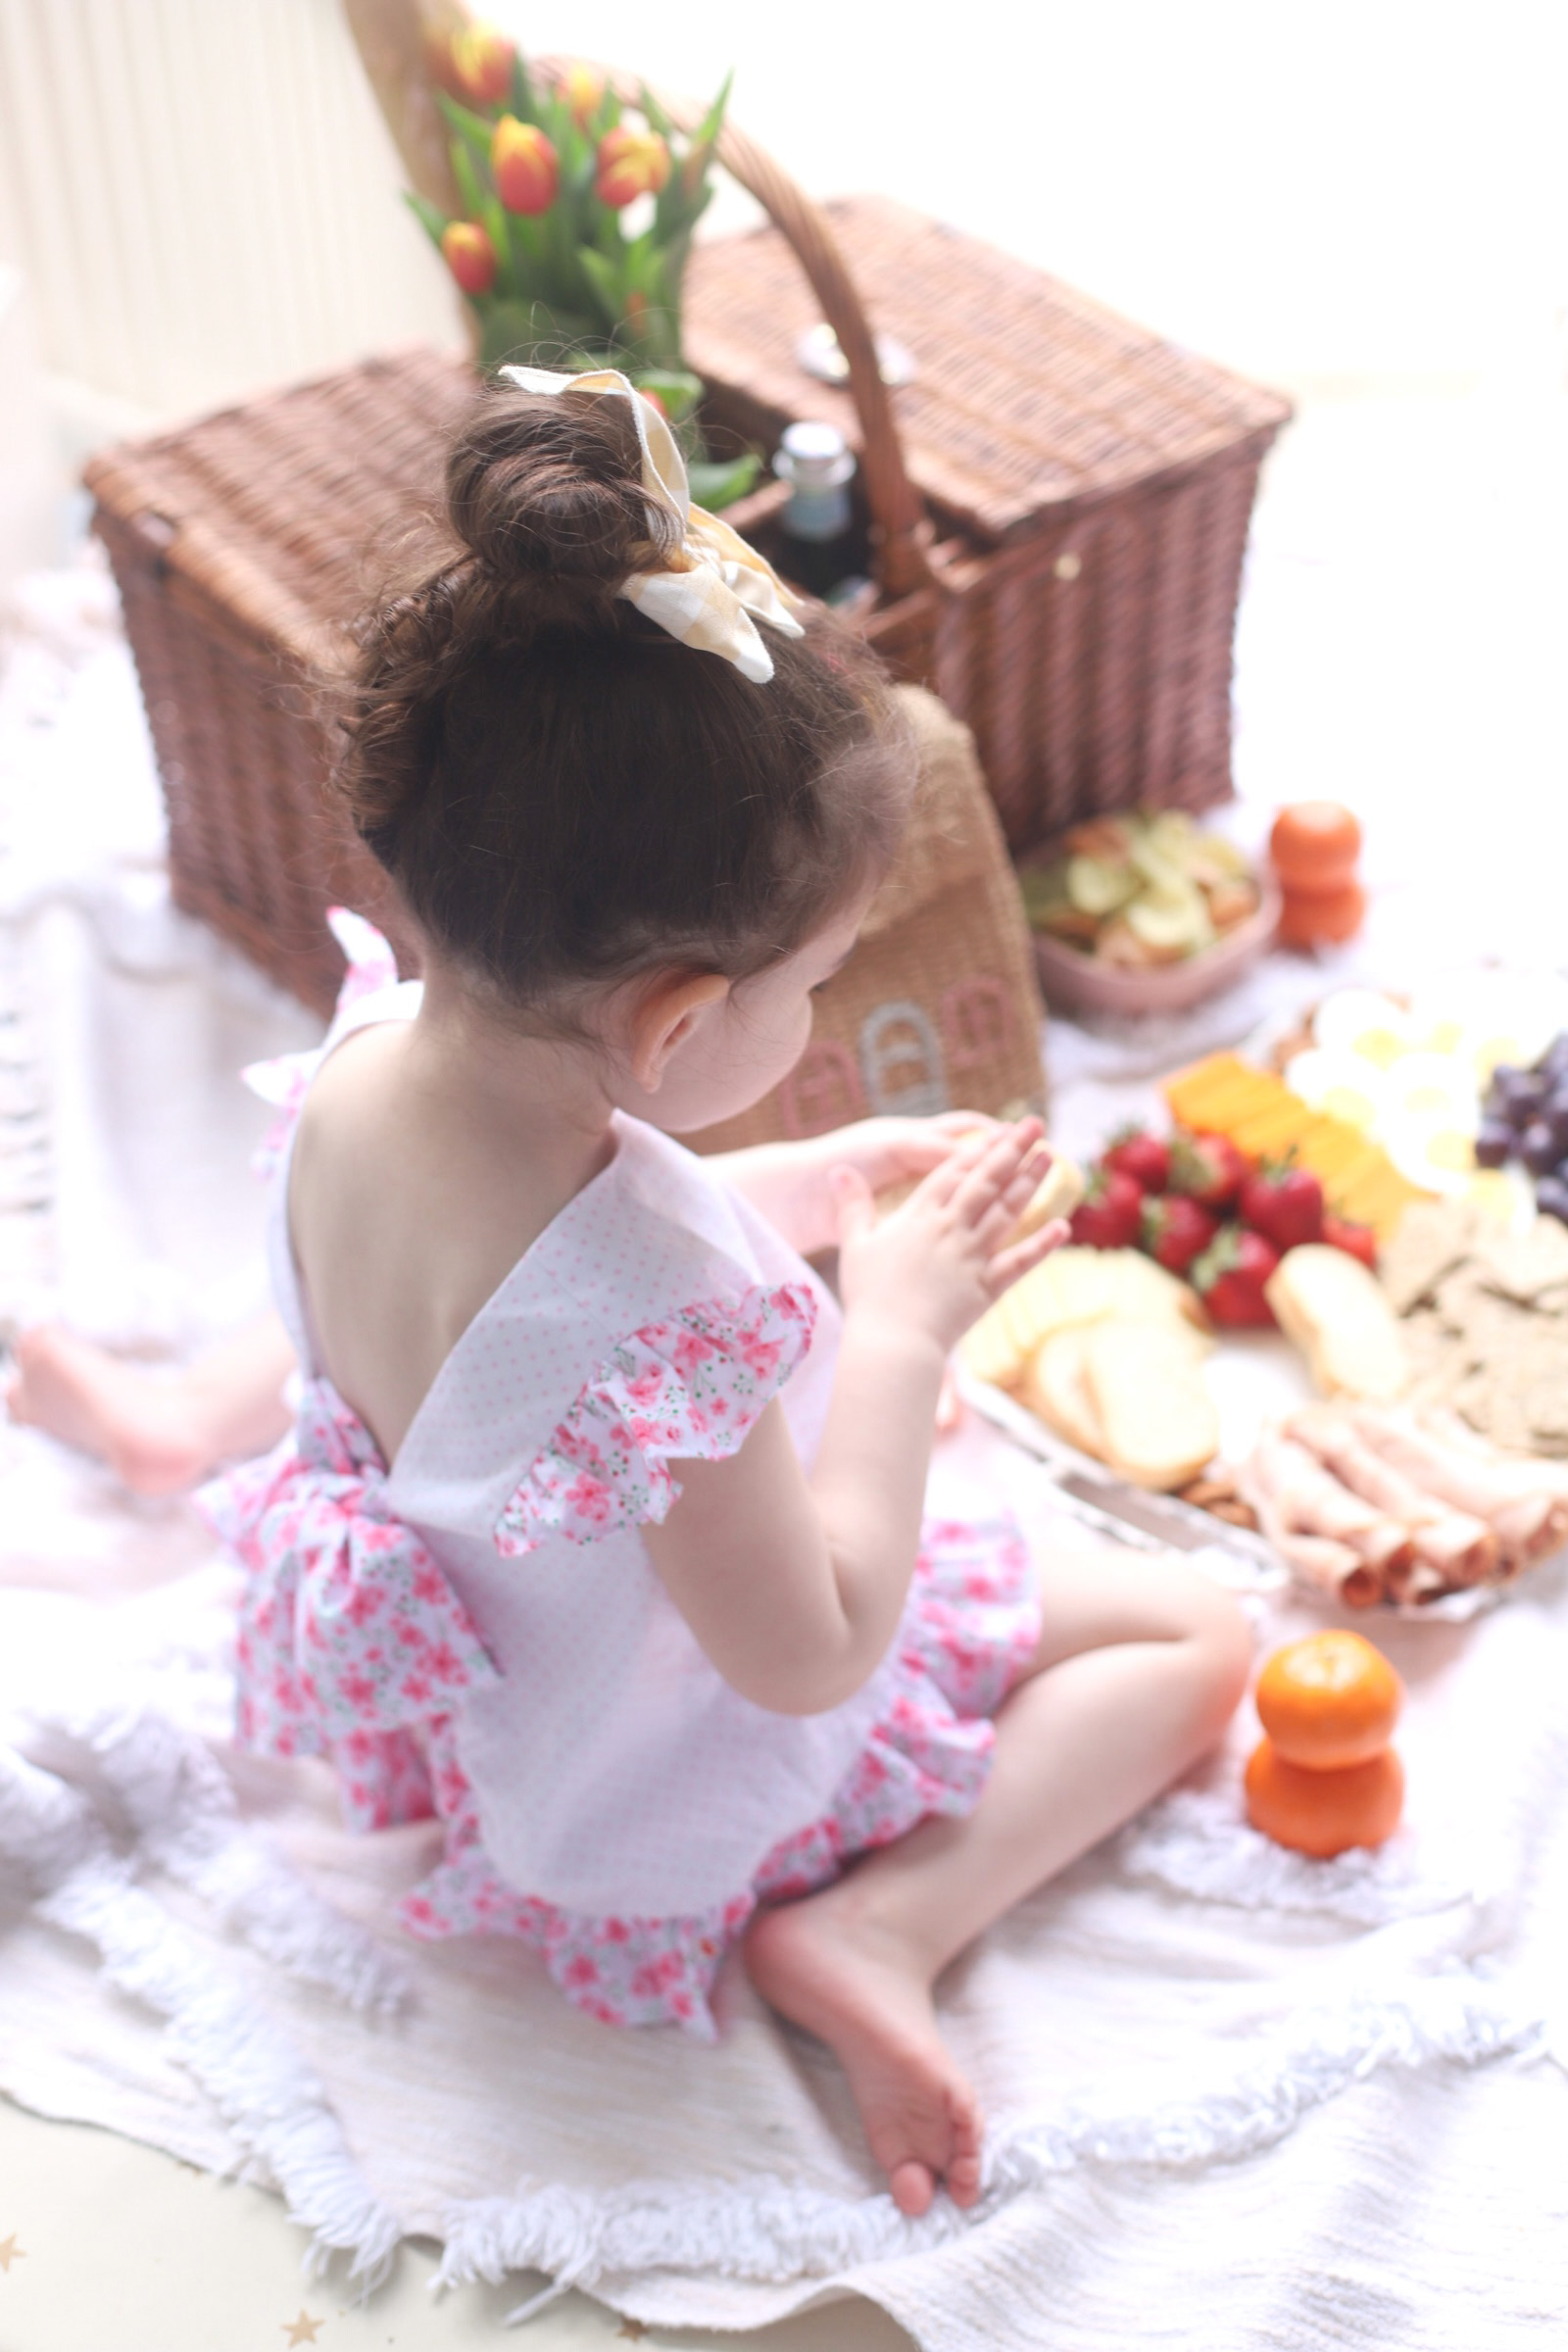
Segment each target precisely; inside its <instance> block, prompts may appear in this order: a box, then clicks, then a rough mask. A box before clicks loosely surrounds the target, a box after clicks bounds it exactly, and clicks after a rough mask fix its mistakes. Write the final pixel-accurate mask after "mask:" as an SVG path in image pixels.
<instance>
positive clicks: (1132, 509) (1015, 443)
mask: <svg viewBox="0 0 1568 2352" xmlns="http://www.w3.org/2000/svg"><path fill="white" fill-rule="evenodd" d="M824 209H825V213H826V216H827V220H828V221H829V222H830V224H831V228H832V232H833V234H834V236H835V237H836V239H837V241H838V244H839V246H840V248H841V250H842V252H843V255H844V258H845V261H846V263H847V264H848V266H849V269H850V270H851V272H852V274H853V276H854V279H855V282H856V283H857V285H858V286H860V287H862V288H866V289H871V290H873V299H872V301H871V304H870V308H871V313H872V318H873V322H874V324H875V325H876V326H877V328H879V329H880V330H883V331H887V332H891V333H893V334H895V335H896V336H898V338H899V339H900V340H901V341H902V342H904V343H905V344H906V345H907V347H908V348H909V349H910V350H911V352H912V353H913V355H914V357H915V360H916V363H917V367H918V370H919V372H918V373H917V375H916V377H915V379H914V381H913V382H912V383H910V384H908V385H907V386H905V387H903V388H901V389H900V390H899V391H898V392H897V393H895V394H894V396H893V408H894V415H895V417H896V420H897V425H898V430H899V433H900V438H901V442H902V447H903V454H904V459H905V463H906V465H907V469H908V476H909V479H910V481H911V482H912V483H913V485H914V486H915V487H916V489H917V490H919V491H920V492H921V493H922V494H923V495H924V498H925V500H926V502H927V504H928V506H929V509H930V513H931V515H932V517H933V520H934V524H935V529H936V532H937V534H938V535H937V536H936V538H935V540H934V543H933V544H932V546H931V547H930V549H929V564H930V570H931V574H932V582H933V584H932V586H930V587H927V588H920V589H917V590H915V591H914V592H913V593H912V594H910V595H907V596H905V597H903V598H888V597H884V599H883V600H882V602H881V603H880V605H879V606H878V608H877V609H876V610H875V611H874V612H872V613H870V614H869V615H868V617H867V619H866V621H865V623H864V625H865V628H866V634H867V635H868V637H869V638H870V639H871V642H872V643H873V644H874V645H875V646H876V647H877V650H878V651H879V652H880V653H881V654H882V656H883V658H884V659H885V660H886V661H887V662H889V663H890V665H891V666H892V667H893V668H894V669H895V670H896V671H897V672H898V674H899V675H901V676H904V677H907V678H912V679H915V680H918V681H919V682H921V683H923V684H927V685H930V686H932V687H934V688H935V690H936V691H937V693H938V694H940V695H941V697H942V699H943V700H944V702H946V703H947V704H948V705H949V707H950V709H952V710H954V711H957V712H958V713H959V714H960V716H962V717H963V718H965V719H966V720H967V721H968V723H969V724H970V726H971V727H972V728H973V729H974V732H975V737H976V740H977V742H978V744H979V748H980V757H981V760H982V762H983V764H984V768H985V772H986V776H987V780H988V782H989V784H990V787H991V790H992V793H993V795H994V796H995V799H996V801H997V805H998V807H999V809H1001V812H1002V817H1003V823H1004V826H1005V830H1006V835H1007V839H1008V842H1009V844H1010V846H1011V847H1012V848H1013V849H1014V850H1015V851H1019V852H1022V851H1027V850H1031V849H1034V848H1036V847H1037V846H1038V845H1039V844H1040V843H1041V842H1042V841H1044V840H1046V839H1047V838H1048V837H1049V836H1050V835H1051V834H1053V833H1054V832H1057V831H1059V830H1060V829H1061V827H1062V826H1064V825H1067V824H1069V823H1071V822H1072V821H1073V820H1074V819H1075V818H1077V817H1080V816H1084V815H1089V814H1092V813H1096V812H1098V811H1101V810H1103V809H1126V808H1128V807H1131V806H1132V805H1134V804H1135V803H1143V804H1144V805H1146V806H1150V807H1167V806H1177V807H1182V808H1190V809H1201V808H1205V807H1207V806H1209V805H1210V804H1211V803H1213V802H1215V801H1218V800H1222V799H1224V798H1225V797H1226V795H1227V794H1228V793H1229V792H1230V790H1231V722H1230V698H1231V674H1232V643H1233V638H1234V634H1235V623H1236V606H1237V600H1238V596H1239V592H1240V585H1241V567H1242V559H1243V556H1244V553H1245V550H1246V545H1247V532H1248V525H1249V522H1250V515H1251V509H1252V502H1253V499H1254V496H1255V494H1256V488H1257V473H1258V467H1259V466H1260V465H1261V463H1262V460H1263V457H1264V455H1265V454H1266V452H1267V450H1268V447H1269V445H1270V443H1271V442H1272V441H1273V439H1274V437H1275V435H1276V433H1277V432H1278V430H1279V428H1280V426H1281V424H1282V423H1283V422H1284V421H1285V419H1286V418H1287V417H1288V416H1289V415H1290V408H1289V404H1288V403H1287V402H1286V401H1284V400H1282V399H1281V398H1280V397H1279V396H1278V395H1277V394H1275V393H1272V392H1266V391H1263V390H1261V389H1259V387H1257V386H1256V385H1253V384H1250V383H1247V382H1245V381H1244V380H1243V379H1241V378H1240V377H1237V376H1234V375H1232V374H1230V373H1229V372H1228V371H1227V370H1225V369H1223V368H1215V367H1213V366H1211V365H1209V364H1208V363H1207V362H1205V361H1202V360H1200V359H1197V358H1195V357H1194V356H1193V355H1191V354H1190V353H1186V352H1179V351H1176V350H1174V349H1173V348H1172V347H1171V346H1170V345H1168V344H1165V343H1162V342H1160V341H1159V340H1158V339H1157V337H1154V336H1152V335H1150V334H1149V333H1147V332H1146V331H1145V330H1144V329H1142V328H1139V327H1136V326H1133V325H1131V324H1129V323H1128V321H1126V320H1125V319H1118V318H1116V317H1114V316H1113V315H1112V314H1111V313H1109V312H1107V311H1105V310H1103V309H1102V308H1101V307H1100V306H1099V305H1098V304H1096V303H1093V302H1091V301H1089V300H1088V298H1087V297H1085V296H1084V295H1081V294H1078V293H1076V292H1074V290H1073V289H1072V288H1070V287H1068V286H1064V285H1062V284H1060V283H1059V281H1057V280H1056V279H1054V278H1051V277H1047V276H1045V275H1043V274H1042V273H1041V272H1039V271H1037V270H1029V269H1026V268H1025V267H1024V266H1023V265H1022V264H1020V263H1017V262H1013V261H1010V260H1009V259H1008V258H1007V257H1006V256H1005V255H1003V254H999V253H997V252H996V251H994V249H992V248H991V247H989V246H986V245H982V244H979V243H977V242H976V241H975V240H974V239H973V238H969V237H963V236H960V235H958V234H957V233H956V232H955V231H953V230H950V229H946V228H944V227H942V226H941V224H940V223H938V222H936V221H927V220H924V219H922V217H921V216H920V215H918V214H915V213H910V212H908V211H907V210H905V209H904V208H903V207H901V206H898V205H893V204H889V203H887V202H885V201H883V200H882V199H880V198H871V197H859V198H854V199H847V200H845V201H844V202H842V203H839V204H833V205H829V206H827V207H825V208H824ZM687 303H688V333H687V341H688V346H689V349H690V351H691V353H692V356H693V359H694V362H695V364H696V365H697V366H698V368H700V369H701V371H702V372H703V374H704V376H705V377H706V378H707V379H708V380H709V381H710V382H711V383H712V384H713V385H714V386H715V387H716V394H717V399H718V401H719V403H720V405H721V406H723V407H724V408H725V411H726V414H727V416H728V417H729V419H730V421H731V422H732V423H733V424H734V425H735V426H736V427H737V428H738V429H741V430H743V431H744V430H749V431H751V432H753V433H756V434H758V435H760V436H761V437H764V438H767V439H774V438H776V437H777V434H778V433H779V432H780V431H781V430H782V428H783V426H784V424H785V423H787V422H788V421H789V420H790V419H791V418H792V417H801V416H818V417H827V418H828V419H829V420H830V421H832V422H835V423H837V424H838V425H839V426H840V427H841V429H842V430H843V431H844V432H845V433H846V434H847V435H848V437H849V438H850V440H851V441H852V443H855V444H856V445H858V446H859V445H861V444H862V443H863V438H864V436H863V432H862V420H861V418H860V417H859V414H858V409H857V407H856V404H855V403H854V402H853V401H852V399H851V397H850V395H849V393H848V392H846V391H837V390H834V389H833V388H831V387H829V386H826V385H823V384H822V383H820V382H819V381H817V380H816V379H815V378H814V377H812V376H809V375H808V374H807V373H805V372H804V370H803V369H802V368H800V366H799V365H798V363H797V361H796V357H795V351H796V346H797V344H798V342H799V340H800V338H801V336H802V335H803V334H804V333H805V332H806V330H807V328H808V327H809V326H810V325H811V323H812V319H813V308H812V295H811V291H810V289H809V287H808V286H807V285H806V284H805V282H804V280H803V279H802V277H801V273H800V270H799V267H798V265H797V262H796V257H795V254H794V251H793V250H792V248H791V246H790V244H789V242H788V241H787V240H786V239H785V237H784V236H783V235H781V234H780V232H779V231H778V230H777V229H775V228H766V229H760V230H758V231H756V232H755V233H754V234H751V235H749V236H745V237H736V238H732V239H725V240H716V241H715V242H714V243H713V244H711V245H708V246H704V247H701V248H699V250H698V251H697V253H696V254H694V256H693V260H692V265H691V271H690V275H689V278H688V295H687ZM873 520H874V517H873ZM742 527H743V528H744V527H746V526H745V525H744V524H743V525H742ZM762 535H763V537H764V540H765V538H766V527H765V525H764V527H763V534H762ZM771 552H773V553H774V555H775V557H779V558H783V559H784V560H785V561H786V562H787V551H786V550H785V549H784V548H783V547H782V545H781V544H780V543H779V542H778V541H777V540H775V541H774V542H773V544H772V550H771Z"/></svg>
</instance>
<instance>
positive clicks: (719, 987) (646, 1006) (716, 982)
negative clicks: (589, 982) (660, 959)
mask: <svg viewBox="0 0 1568 2352" xmlns="http://www.w3.org/2000/svg"><path fill="white" fill-rule="evenodd" d="M729 990H730V984H729V982H728V981H727V980H726V979H725V977H724V975H723V973H722V972H663V973H661V975H660V976H659V978H658V979H656V980H654V981H653V982H651V983H650V985H649V986H648V987H647V988H645V989H644V990H643V992H642V995H641V996H640V997H639V998H638V1000H637V1005H636V1008H635V1010H634V1011H633V1013H632V1016H631V1055H630V1062H631V1074H632V1076H633V1077H634V1078H635V1079H636V1081H637V1084H638V1085H639V1086H640V1087H641V1088H642V1090H643V1092H644V1094H647V1095H657V1094H658V1092H659V1089H660V1086H661V1085H662V1081H663V1076H664V1072H665V1070H666V1069H668V1067H669V1063H670V1058H671V1056H672V1055H673V1054H675V1053H677V1052H678V1051H679V1049H680V1047H681V1046H682V1045H684V1044H685V1042H686V1040H687V1038H688V1037H689V1036H690V1035H691V1033H692V1030H693V1028H694V1027H695V1026H696V1024H697V1022H698V1020H699V1019H700V1018H701V1017H702V1015H703V1013H704V1012H706V1011H707V1009H708V1007H709V1005H721V1004H722V1003H723V1002H724V1000H725V998H726V997H727V996H728V995H729Z"/></svg>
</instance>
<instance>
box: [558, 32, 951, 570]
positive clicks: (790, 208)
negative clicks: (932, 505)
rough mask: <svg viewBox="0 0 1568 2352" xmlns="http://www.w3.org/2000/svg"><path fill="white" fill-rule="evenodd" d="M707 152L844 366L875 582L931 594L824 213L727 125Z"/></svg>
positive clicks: (922, 542)
mask: <svg viewBox="0 0 1568 2352" xmlns="http://www.w3.org/2000/svg"><path fill="white" fill-rule="evenodd" d="M533 70H534V71H535V72H536V73H539V74H540V75H541V76H542V77H543V78H544V79H545V80H547V81H559V80H560V79H561V77H562V75H563V74H564V72H565V61H564V60H563V59H561V58H553V57H550V58H539V59H537V60H535V61H533ZM597 70H598V71H600V72H602V73H604V74H605V76H606V78H607V80H608V81H609V83H610V86H611V87H612V89H613V91H614V93H615V95H616V97H617V98H618V99H619V100H620V102H621V104H622V105H623V106H636V104H637V103H638V100H639V98H640V96H641V93H642V88H643V85H642V83H641V82H640V81H639V80H638V79H637V78H636V77H635V75H633V74H629V73H618V72H617V71H615V70H614V69H613V68H609V67H601V68H599V69H597ZM654 95H655V96H656V97H657V98H658V100H659V103H660V105H661V106H662V108H663V110H664V112H665V113H666V114H667V115H668V117H669V119H670V121H671V122H672V123H674V124H675V127H676V128H677V130H681V131H684V132H686V133H688V134H689V133H690V132H692V131H694V130H695V129H696V128H697V126H698V124H699V123H701V122H702V119H703V116H704V114H705V113H706V112H707V109H706V108H704V107H702V106H699V105H697V104H695V103H694V102H693V101H692V100H691V99H689V98H672V97H670V96H668V95H667V94H666V93H665V92H664V91H662V90H659V91H656V92H655V93H654ZM714 152H715V154H716V156H717V158H718V161H719V162H720V163H721V164H722V165H723V166H724V169H725V170H726V171H727V172H729V173H730V174H731V176H732V177H733V178H735V179H737V180H739V182H740V184H741V186H742V187H743V188H745V189H746V190H747V192H748V194H750V195H752V196H755V197H756V198H757V201H758V203H759V204H760V206H761V208H762V210H763V212H764V213H766V215H767V217H768V219H769V220H770V221H772V223H773V225H774V227H775V228H777V229H778V230H779V231H780V233H781V234H782V235H783V236H784V237H785V238H786V239H787V241H788V242H789V244H790V245H791V246H792V247H793V249H794V252H795V255H796V258H797V260H798V261H799V262H800V265H801V268H802V269H803V270H804V271H805V272H806V275H807V277H808V278H809V281H810V285H811V290H812V292H813V293H814V294H815V296H816V299H817V301H818V302H819V303H820V304H821V306H822V316H823V317H824V319H826V320H827V322H828V324H829V326H831V327H832V329H833V332H834V333H835V334H836V335H837V337H838V340H839V349H840V350H841V351H842V352H843V354H844V357H845V360H846V361H847V362H848V364H849V370H850V397H851V399H852V400H853V401H854V403H855V412H856V416H857V417H858V420H859V426H860V472H861V478H862V480H863V481H864V483H865V497H866V504H867V506H868V507H869V508H870V510H871V526H872V554H873V561H874V563H875V566H876V573H877V579H878V582H879V584H880V586H881V587H882V588H883V590H884V591H885V592H886V594H887V595H889V596H907V595H909V594H911V593H912V592H913V591H914V590H915V589H917V588H928V587H930V586H931V584H932V580H933V576H934V575H933V573H932V568H931V563H930V558H929V554H928V549H929V546H930V541H931V525H930V523H929V521H928V520H927V518H926V514H925V508H924V506H923V504H922V502H921V498H920V494H919V492H918V491H917V490H916V489H915V487H914V484H913V483H912V482H911V481H910V479H909V475H908V470H907V466H905V463H904V447H903V444H902V442H901V441H900V439H899V428H898V426H897V424H896V423H895V422H894V417H893V403H892V401H891V400H890V399H889V397H888V388H887V385H886V384H885V383H884V382H883V381H882V370H881V368H879V367H878V365H877V358H876V347H875V345H874V343H873V342H872V339H871V329H870V326H869V324H868V323H867V320H866V316H865V312H864V310H863V309H862V308H861V304H860V298H859V295H858V293H857V292H856V290H855V281H854V279H853V278H852V277H851V275H850V272H849V270H848V268H847V267H846V265H845V261H844V256H843V254H842V253H841V251H840V250H839V243H838V239H837V238H836V237H835V236H834V234H833V230H832V227H831V225H830V223H829V221H828V218H827V215H826V214H825V213H824V212H823V210H822V208H821V206H820V205H819V204H816V203H814V202H813V201H812V199H811V198H810V197H809V196H808V195H807V193H806V191H805V189H804V188H803V187H801V186H800V185H799V183H798V182H797V181H795V180H793V179H792V178H791V177H790V175H789V173H788V172H786V171H785V170H784V168H783V166H782V165H781V164H778V163H775V161H774V159H773V158H772V156H770V155H769V154H768V153H767V151H766V149H765V148H762V147H760V146H759V145H758V144H757V141H756V140H755V139H753V138H750V137H748V135H747V134H746V132H745V131H743V130H738V129H737V128H736V127H735V125H734V124H733V123H729V122H726V123H724V126H723V128H722V129H721V130H720V132H719V134H718V143H717V146H716V148H715V150H714Z"/></svg>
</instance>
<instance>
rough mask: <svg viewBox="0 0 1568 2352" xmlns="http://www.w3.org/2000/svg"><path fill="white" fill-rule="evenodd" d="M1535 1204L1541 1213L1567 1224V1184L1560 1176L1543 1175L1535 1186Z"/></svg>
mask: <svg viewBox="0 0 1568 2352" xmlns="http://www.w3.org/2000/svg"><path fill="white" fill-rule="evenodd" d="M1536 1206H1537V1207H1538V1208H1539V1209H1540V1210H1541V1211H1542V1213H1543V1215H1544V1216H1548V1217H1555V1218H1557V1220H1558V1221H1559V1223H1561V1224H1563V1225H1568V1184H1565V1183H1564V1182H1563V1179H1562V1178H1561V1177H1560V1176H1543V1178H1542V1180H1541V1182H1540V1183H1539V1184H1538V1185H1537V1187H1536Z"/></svg>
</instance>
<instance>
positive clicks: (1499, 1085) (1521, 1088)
mask: <svg viewBox="0 0 1568 2352" xmlns="http://www.w3.org/2000/svg"><path fill="white" fill-rule="evenodd" d="M1548 1084H1549V1081H1548V1080H1547V1079H1545V1078H1544V1077H1543V1076H1542V1075H1541V1073H1540V1071H1539V1070H1516V1069H1514V1068H1513V1067H1512V1065H1511V1064H1510V1063H1508V1062H1505V1061H1503V1062H1499V1063H1498V1064H1497V1067H1496V1068H1495V1070H1494V1071H1493V1073H1492V1084H1491V1086H1490V1087H1489V1088H1488V1090H1487V1112H1488V1116H1489V1117H1496V1118H1503V1119H1506V1120H1507V1122H1508V1124H1509V1126H1510V1127H1524V1126H1526V1125H1527V1124H1528V1123H1529V1121H1530V1120H1531V1119H1533V1118H1534V1117H1535V1115H1536V1112H1537V1111H1538V1110H1539V1109H1540V1107H1541V1105H1542V1103H1544V1101H1545V1099H1546V1094H1547V1089H1548Z"/></svg>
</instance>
